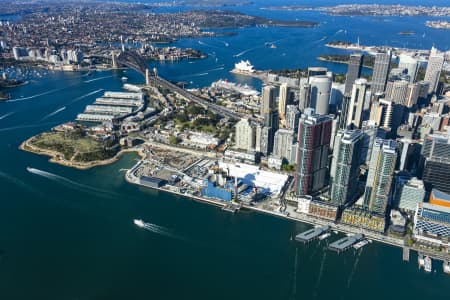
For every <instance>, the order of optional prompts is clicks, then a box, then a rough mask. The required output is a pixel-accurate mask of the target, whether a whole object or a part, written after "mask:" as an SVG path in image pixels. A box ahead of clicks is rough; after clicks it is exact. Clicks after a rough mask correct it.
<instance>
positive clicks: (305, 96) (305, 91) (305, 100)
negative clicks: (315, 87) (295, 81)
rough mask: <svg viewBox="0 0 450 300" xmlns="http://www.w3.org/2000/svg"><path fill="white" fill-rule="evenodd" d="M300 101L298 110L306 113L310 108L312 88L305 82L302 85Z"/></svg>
mask: <svg viewBox="0 0 450 300" xmlns="http://www.w3.org/2000/svg"><path fill="white" fill-rule="evenodd" d="M299 94H300V99H299V101H298V109H299V110H300V111H304V110H305V109H306V108H308V107H309V99H310V94H311V86H310V85H309V83H308V82H307V81H306V80H305V81H303V82H301V83H300V93H299Z"/></svg>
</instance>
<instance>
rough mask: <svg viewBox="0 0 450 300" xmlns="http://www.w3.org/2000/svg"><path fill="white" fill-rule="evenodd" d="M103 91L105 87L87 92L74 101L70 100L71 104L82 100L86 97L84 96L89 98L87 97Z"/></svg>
mask: <svg viewBox="0 0 450 300" xmlns="http://www.w3.org/2000/svg"><path fill="white" fill-rule="evenodd" d="M101 91H103V89H98V90H95V91H92V92H90V93H87V94H85V95H82V96H80V97H77V98H75V99H73V100H72V102H70V104H72V103H75V102H77V101H80V100H82V99H84V98H87V97H89V96H92V95H95V94H97V93H99V92H101Z"/></svg>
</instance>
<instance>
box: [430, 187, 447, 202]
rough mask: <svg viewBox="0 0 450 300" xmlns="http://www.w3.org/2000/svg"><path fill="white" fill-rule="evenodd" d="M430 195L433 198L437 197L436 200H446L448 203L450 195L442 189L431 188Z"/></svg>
mask: <svg viewBox="0 0 450 300" xmlns="http://www.w3.org/2000/svg"><path fill="white" fill-rule="evenodd" d="M431 197H432V198H433V199H438V200H441V201H446V202H449V203H450V195H449V194H447V193H444V192H442V191H440V190H438V189H433V190H432V191H431Z"/></svg>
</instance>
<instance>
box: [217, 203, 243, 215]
mask: <svg viewBox="0 0 450 300" xmlns="http://www.w3.org/2000/svg"><path fill="white" fill-rule="evenodd" d="M240 209H241V206H240V205H239V204H235V203H229V204H227V205H225V206H224V207H222V210H224V211H227V212H230V213H233V214H234V213H235V212H237V211H239V210H240Z"/></svg>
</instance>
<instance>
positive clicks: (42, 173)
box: [27, 167, 114, 197]
mask: <svg viewBox="0 0 450 300" xmlns="http://www.w3.org/2000/svg"><path fill="white" fill-rule="evenodd" d="M27 171H28V172H30V173H32V174H35V175H38V176H42V177H45V178H47V179H50V180H53V181H56V182H58V183H61V184H62V185H64V186H66V187H69V188H72V189H76V190H80V191H83V192H91V193H95V194H97V195H100V196H103V197H104V196H114V195H113V194H111V193H109V192H108V191H105V190H101V189H98V188H95V187H92V186H89V185H85V184H81V183H78V182H75V181H73V180H70V179H68V178H66V177H63V176H59V175H56V174H53V173H50V172H46V171H43V170H39V169H35V168H31V167H27Z"/></svg>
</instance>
